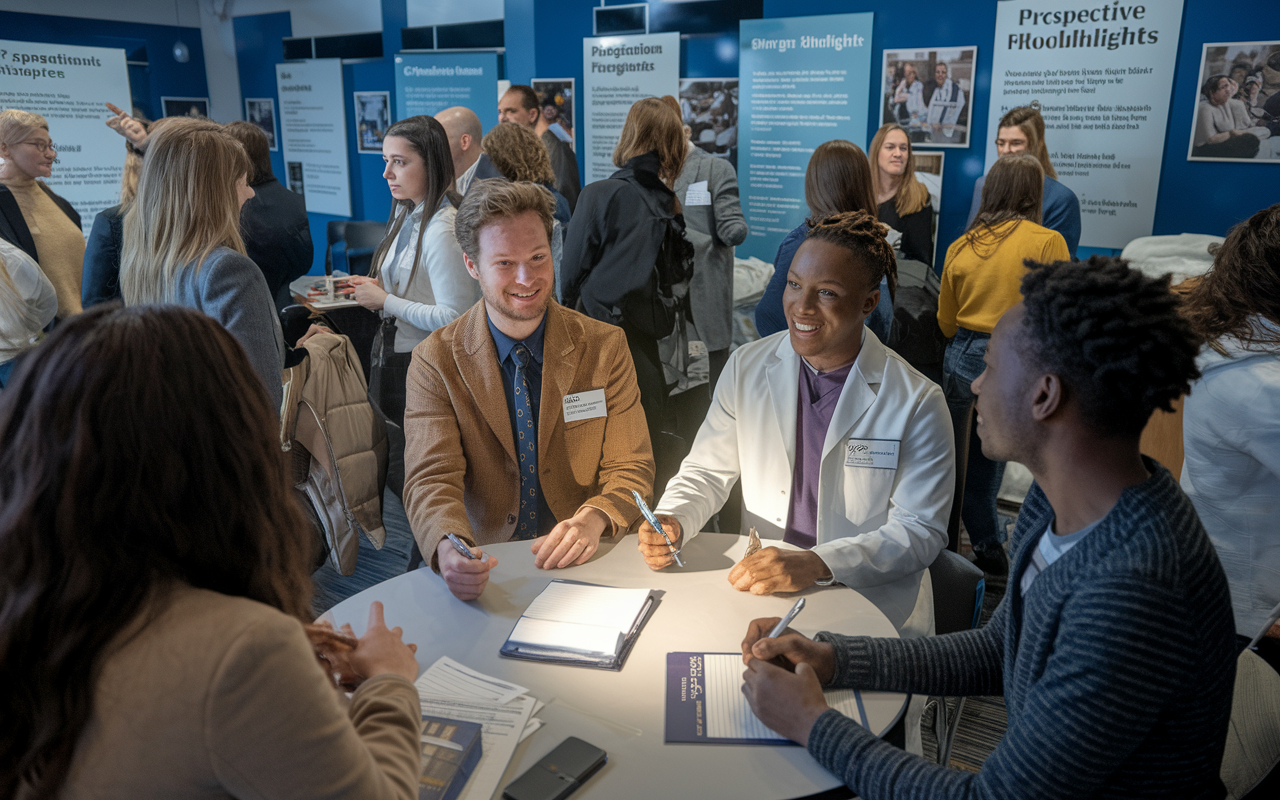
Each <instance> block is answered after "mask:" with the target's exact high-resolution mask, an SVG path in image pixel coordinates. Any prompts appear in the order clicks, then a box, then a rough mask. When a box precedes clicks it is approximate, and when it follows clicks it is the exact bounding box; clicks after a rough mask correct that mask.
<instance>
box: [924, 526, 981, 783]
mask: <svg viewBox="0 0 1280 800" xmlns="http://www.w3.org/2000/svg"><path fill="white" fill-rule="evenodd" d="M929 579H930V581H931V583H932V585H933V621H934V629H935V631H936V633H937V635H939V636H942V635H943V634H947V633H957V632H959V631H967V630H970V629H972V628H976V627H978V623H979V621H981V619H982V597H983V595H984V594H985V593H986V580H985V579H984V578H983V573H982V570H981V569H979V568H978V567H977V566H975V565H974V564H973V563H972V562H970V561H969V559H967V558H965V557H964V556H962V555H960V554H959V553H954V552H952V551H950V550H943V551H942V552H940V553H938V557H937V558H936V559H934V561H933V563H932V564H930V565H929ZM964 700H965V699H964V698H963V697H961V698H958V699H957V703H956V709H955V712H954V715H952V716H951V717H950V719H948V713H947V698H945V697H931V698H929V701H928V703H926V704H925V708H926V709H927V708H928V707H929V706H930V705H933V706H934V708H935V709H936V711H935V713H934V717H933V733H934V737H935V739H936V740H937V743H938V763H939V764H941V765H943V766H947V765H948V764H950V763H951V747H952V745H953V744H954V743H955V737H956V728H957V727H959V725H960V714H961V713H962V712H963V711H964Z"/></svg>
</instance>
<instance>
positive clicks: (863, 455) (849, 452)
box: [844, 439, 900, 469]
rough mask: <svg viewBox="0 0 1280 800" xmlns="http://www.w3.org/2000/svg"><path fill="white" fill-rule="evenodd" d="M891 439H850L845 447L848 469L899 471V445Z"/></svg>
mask: <svg viewBox="0 0 1280 800" xmlns="http://www.w3.org/2000/svg"><path fill="white" fill-rule="evenodd" d="M899 444H900V443H899V442H898V441H896V440H890V439H850V440H849V442H848V444H846V445H845V458H844V465H845V466H846V467H871V468H873V469H897V468H898V445H899Z"/></svg>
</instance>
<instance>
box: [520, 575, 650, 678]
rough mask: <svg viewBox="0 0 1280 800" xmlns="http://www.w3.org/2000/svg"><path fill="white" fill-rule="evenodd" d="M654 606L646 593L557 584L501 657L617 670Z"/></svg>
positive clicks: (527, 616) (522, 619)
mask: <svg viewBox="0 0 1280 800" xmlns="http://www.w3.org/2000/svg"><path fill="white" fill-rule="evenodd" d="M652 605H653V593H652V592H651V591H650V590H648V589H618V588H614V587H610V586H592V585H590V584H584V583H572V582H568V581H561V580H555V581H552V582H551V583H550V584H549V585H548V586H547V588H546V589H544V590H543V591H542V594H540V595H538V596H537V597H536V598H535V599H534V601H533V602H532V603H530V604H529V608H528V609H526V610H525V612H524V616H522V617H520V619H519V621H517V622H516V626H515V628H514V629H513V630H512V631H511V636H510V637H508V639H507V642H506V644H505V645H503V648H502V655H504V656H510V657H513V658H527V659H532V660H536V661H554V662H559V663H570V664H583V665H586V666H597V667H605V668H608V669H618V668H621V665H622V661H623V659H624V658H625V657H626V652H627V650H629V649H630V646H631V644H632V643H633V642H634V641H635V637H636V635H637V634H638V633H639V630H640V626H641V625H642V624H643V622H644V619H645V616H646V614H647V612H648V610H649V609H650V607H651V606H652Z"/></svg>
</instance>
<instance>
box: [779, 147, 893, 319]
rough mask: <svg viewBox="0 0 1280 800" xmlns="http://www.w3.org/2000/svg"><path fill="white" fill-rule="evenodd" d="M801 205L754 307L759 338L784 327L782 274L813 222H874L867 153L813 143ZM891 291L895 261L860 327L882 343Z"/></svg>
mask: <svg viewBox="0 0 1280 800" xmlns="http://www.w3.org/2000/svg"><path fill="white" fill-rule="evenodd" d="M804 201H805V204H806V205H808V206H809V217H808V218H807V219H805V221H804V222H802V223H800V224H799V225H798V226H796V228H795V230H793V231H791V233H789V234H787V238H785V239H783V240H782V244H780V245H778V255H777V256H776V257H775V258H774V260H773V277H772V278H770V279H769V286H768V288H766V289H765V290H764V296H762V297H761V298H760V302H759V303H757V304H756V332H757V333H759V334H760V336H761V337H764V336H769V335H771V334H774V333H778V332H779V331H785V330H786V329H787V317H786V315H785V314H783V312H782V296H783V294H784V292H785V290H786V288H787V273H788V272H790V270H791V260H792V259H793V258H795V255H796V251H797V250H799V249H800V245H801V244H803V243H804V240H805V237H806V236H808V235H809V229H810V228H812V227H813V224H814V221H815V220H820V219H825V218H827V217H831V216H835V215H836V214H843V213H846V212H849V211H865V212H866V213H867V214H870V215H871V217H872V218H873V219H874V218H876V194H875V182H874V180H873V179H872V176H871V163H870V162H869V161H868V160H867V154H866V153H864V152H862V148H861V147H858V146H857V145H856V144H854V143H853V142H848V141H845V140H844V139H832V140H831V141H829V142H823V143H822V144H820V145H818V147H817V149H816V150H814V151H813V155H812V156H810V157H809V166H808V167H807V168H806V169H805V172H804ZM897 291H898V269H897V264H896V263H895V264H894V266H893V268H892V269H891V270H889V274H888V275H886V276H885V278H884V280H883V281H881V283H880V302H879V304H878V305H877V306H876V310H875V311H873V312H871V316H870V317H867V323H866V324H867V327H868V328H870V329H871V330H872V331H873V332H874V333H875V335H876V337H877V338H879V339H880V341H881V342H884V343H887V342H888V341H889V329H890V328H891V327H892V325H893V295H894V294H896V293H897Z"/></svg>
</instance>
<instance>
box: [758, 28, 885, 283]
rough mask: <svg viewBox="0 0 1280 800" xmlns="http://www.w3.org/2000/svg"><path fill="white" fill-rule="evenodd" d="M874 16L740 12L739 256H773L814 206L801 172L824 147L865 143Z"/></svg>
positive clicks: (768, 258)
mask: <svg viewBox="0 0 1280 800" xmlns="http://www.w3.org/2000/svg"><path fill="white" fill-rule="evenodd" d="M872 17H873V15H872V14H870V13H864V14H831V15H827V16H816V17H788V18H779V19H760V20H755V19H753V20H745V19H744V20H742V22H741V23H740V24H739V29H738V30H739V39H740V42H739V56H738V76H739V79H740V80H741V84H740V86H739V89H740V93H741V97H742V107H741V110H740V112H739V119H740V121H741V130H742V136H741V138H742V139H743V140H744V144H746V146H747V149H746V150H745V151H743V152H742V154H741V156H740V162H741V163H743V167H742V168H741V169H739V170H738V185H739V186H740V187H741V191H742V205H743V209H744V211H745V212H746V215H747V224H748V225H749V226H750V228H751V233H750V235H749V236H748V237H747V241H746V242H744V243H742V244H741V245H739V246H738V255H739V256H740V257H743V258H746V257H749V256H755V257H756V258H759V259H760V260H762V261H767V262H769V263H773V259H774V257H775V256H776V255H777V252H778V245H779V244H780V243H781V242H782V240H783V239H784V238H785V237H786V235H787V234H788V233H790V232H791V231H792V229H794V228H795V227H796V226H798V225H799V224H800V223H801V222H804V218H805V216H806V215H807V214H808V208H807V207H806V206H805V202H804V171H805V168H806V167H808V165H809V156H811V155H813V151H814V150H815V149H816V148H817V147H818V145H820V144H822V143H823V142H826V141H829V140H831V139H848V140H850V141H852V142H853V143H855V144H857V145H858V146H860V147H863V148H864V149H865V147H866V144H867V141H866V137H867V104H868V102H869V99H870V94H871V21H872Z"/></svg>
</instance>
